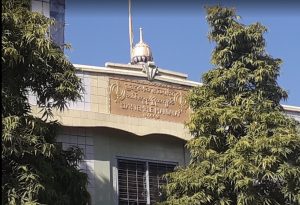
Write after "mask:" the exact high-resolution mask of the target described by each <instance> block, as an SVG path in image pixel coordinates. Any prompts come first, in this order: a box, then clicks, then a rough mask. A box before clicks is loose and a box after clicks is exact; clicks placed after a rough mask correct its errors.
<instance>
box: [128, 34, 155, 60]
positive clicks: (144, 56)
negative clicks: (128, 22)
mask: <svg viewBox="0 0 300 205" xmlns="http://www.w3.org/2000/svg"><path fill="white" fill-rule="evenodd" d="M148 61H153V57H152V52H151V49H150V46H149V45H148V44H146V43H145V42H144V41H143V29H142V28H140V42H138V43H137V44H136V45H135V46H134V48H133V52H132V59H131V63H132V64H138V63H147V62H148Z"/></svg>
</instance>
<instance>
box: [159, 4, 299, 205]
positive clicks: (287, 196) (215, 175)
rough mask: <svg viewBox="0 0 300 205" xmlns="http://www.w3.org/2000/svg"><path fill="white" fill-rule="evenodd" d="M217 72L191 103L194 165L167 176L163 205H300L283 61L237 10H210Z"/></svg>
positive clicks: (207, 76) (205, 80)
mask: <svg viewBox="0 0 300 205" xmlns="http://www.w3.org/2000/svg"><path fill="white" fill-rule="evenodd" d="M206 10H207V17H206V18H207V21H208V24H209V25H210V27H211V30H210V33H209V39H210V40H211V41H213V42H215V44H216V47H215V49H214V51H213V53H212V59H211V62H212V64H213V65H214V66H215V68H214V69H212V70H210V71H208V72H207V73H205V74H204V75H203V85H202V86H200V87H196V88H194V89H193V90H192V91H191V93H190V95H189V102H190V107H191V109H192V111H193V113H192V115H191V118H190V120H189V122H188V123H187V126H188V128H189V130H190V132H191V134H192V135H193V136H194V138H193V139H192V140H190V141H189V142H188V143H187V147H188V149H189V150H190V156H191V161H190V164H189V165H188V166H187V167H181V168H178V169H177V170H176V171H175V172H173V173H170V174H168V175H167V176H166V177H167V180H168V184H167V186H166V187H165V191H166V195H167V200H166V201H165V202H164V203H163V204H173V205H175V204H180V205H184V204H188V205H193V204H197V205H200V204H202V205H212V204H220V205H221V204H222V205H225V204H239V205H271V204H272V205H275V204H278V205H279V204H290V205H292V204H294V205H296V204H300V155H299V152H300V134H299V127H298V124H297V122H296V121H295V120H294V119H292V118H290V117H288V116H287V115H286V114H284V110H283V108H282V106H281V105H280V101H281V100H282V99H286V98H287V93H286V92H285V91H284V90H283V89H281V88H280V87H279V85H278V84H277V81H276V80H277V77H278V76H279V70H280V64H281V60H280V59H275V58H273V57H271V56H270V55H268V54H267V52H266V51H265V40H264V38H263V34H264V33H265V32H266V28H265V27H264V26H262V25H261V24H260V23H255V24H251V25H243V24H242V23H240V22H239V21H238V19H239V17H238V16H237V15H236V12H235V10H234V9H233V8H222V7H220V6H213V7H208V8H206Z"/></svg>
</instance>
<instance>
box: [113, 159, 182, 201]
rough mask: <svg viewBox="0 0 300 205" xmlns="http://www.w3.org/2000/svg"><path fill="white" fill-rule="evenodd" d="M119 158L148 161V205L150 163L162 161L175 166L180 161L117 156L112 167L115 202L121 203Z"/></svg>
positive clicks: (148, 195) (148, 199)
mask: <svg viewBox="0 0 300 205" xmlns="http://www.w3.org/2000/svg"><path fill="white" fill-rule="evenodd" d="M118 160H130V161H140V162H145V163H146V186H147V203H146V204H147V205H150V203H151V201H150V181H149V163H161V164H168V165H174V166H175V167H176V166H178V165H179V163H178V162H175V161H171V160H157V159H151V158H150V159H149V158H141V157H125V156H116V157H115V159H114V166H113V169H112V176H113V188H114V190H115V194H114V196H115V202H116V204H118V205H119V177H118V173H119V168H118Z"/></svg>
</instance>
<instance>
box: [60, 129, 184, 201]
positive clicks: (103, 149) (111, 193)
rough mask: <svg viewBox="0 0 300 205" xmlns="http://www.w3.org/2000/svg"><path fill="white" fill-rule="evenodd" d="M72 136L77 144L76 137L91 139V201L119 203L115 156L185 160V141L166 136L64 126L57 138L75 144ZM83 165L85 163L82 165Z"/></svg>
mask: <svg viewBox="0 0 300 205" xmlns="http://www.w3.org/2000/svg"><path fill="white" fill-rule="evenodd" d="M74 136H77V142H78V143H79V139H81V140H82V139H83V137H85V138H86V141H87V139H88V140H89V141H90V142H91V141H92V142H93V143H92V146H93V154H92V155H91V152H89V153H87V154H89V156H86V157H85V161H84V163H85V164H87V167H88V168H86V169H87V171H88V174H89V177H90V179H91V184H92V185H89V190H90V192H91V194H92V198H93V204H107V205H117V204H118V196H117V159H118V158H124V157H125V158H130V159H136V160H138V159H142V160H154V161H161V162H176V163H178V165H185V164H186V163H188V154H187V152H186V150H185V148H184V144H185V141H184V140H181V139H178V138H175V137H173V136H169V135H161V134H151V135H146V136H142V137H141V136H136V135H134V134H132V133H128V132H125V131H121V130H117V129H112V128H105V127H102V128H72V127H66V128H65V129H63V130H62V131H61V134H60V137H59V139H60V141H64V140H63V138H65V139H73V143H75V144H76V139H75V138H74ZM69 142H70V140H69ZM79 144H80V143H79ZM78 146H84V145H78ZM87 146H88V147H90V148H91V144H87V145H85V147H87ZM90 150H91V149H90ZM86 151H87V150H85V152H86ZM82 167H84V166H82V165H81V168H82ZM89 168H90V169H89Z"/></svg>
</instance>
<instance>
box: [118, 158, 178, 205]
mask: <svg viewBox="0 0 300 205" xmlns="http://www.w3.org/2000/svg"><path fill="white" fill-rule="evenodd" d="M174 167H175V164H165V163H161V162H160V163H156V162H146V161H135V160H124V159H119V160H118V189H119V205H149V204H154V203H155V202H159V201H161V200H163V194H162V190H161V186H162V185H164V184H165V183H166V181H165V179H163V178H162V175H164V174H166V173H168V172H171V171H173V170H174ZM147 174H148V176H147ZM147 185H148V186H147ZM147 187H148V188H147ZM148 189H149V190H148Z"/></svg>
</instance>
